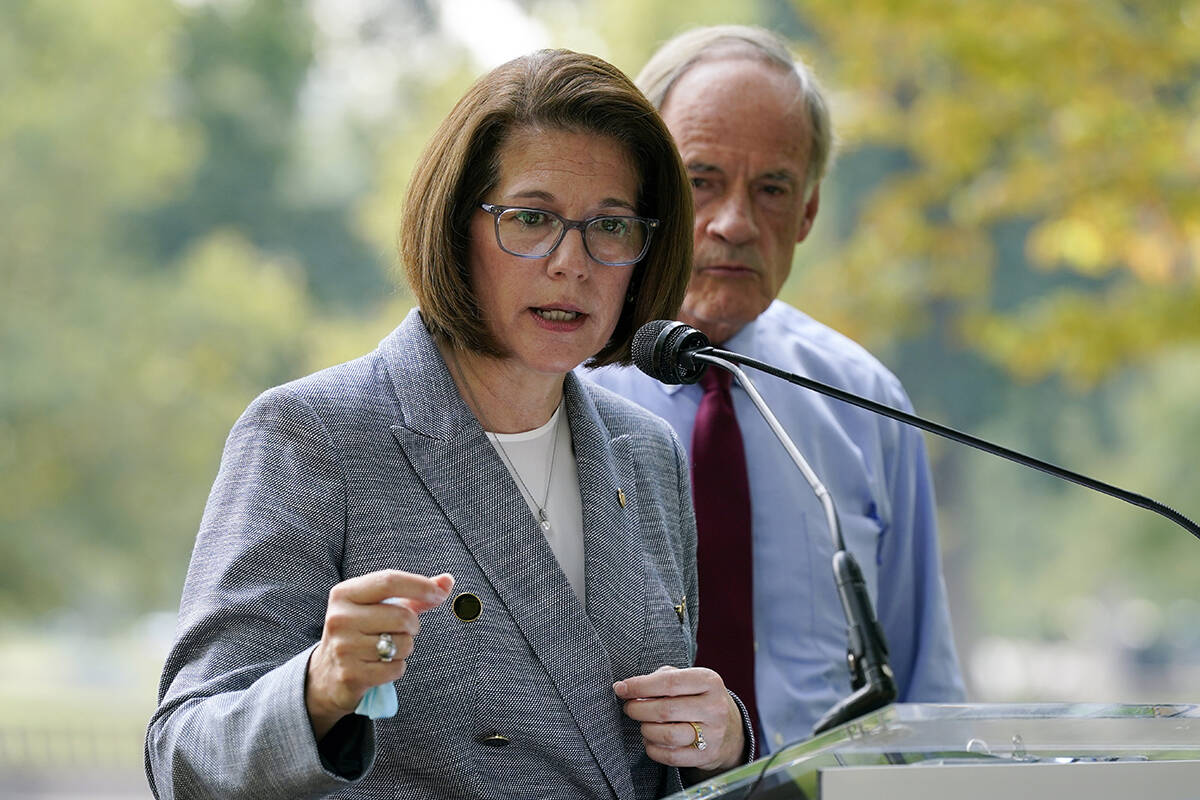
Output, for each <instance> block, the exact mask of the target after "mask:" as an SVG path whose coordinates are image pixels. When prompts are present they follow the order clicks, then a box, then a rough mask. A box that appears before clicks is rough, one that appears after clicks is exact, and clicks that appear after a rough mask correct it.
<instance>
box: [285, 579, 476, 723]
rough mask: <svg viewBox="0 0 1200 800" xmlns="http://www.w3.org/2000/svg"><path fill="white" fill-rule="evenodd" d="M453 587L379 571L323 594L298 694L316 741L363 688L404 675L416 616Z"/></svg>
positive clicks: (445, 581) (350, 708)
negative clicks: (321, 621) (318, 627)
mask: <svg viewBox="0 0 1200 800" xmlns="http://www.w3.org/2000/svg"><path fill="white" fill-rule="evenodd" d="M453 588H454V576H453V575H450V574H449V573H442V574H441V575H435V576H433V577H427V576H425V575H415V574H413V573H411V572H403V571H401V570H396V569H385V570H379V571H377V572H369V573H367V574H366V575H360V576H358V577H357V578H350V579H349V580H345V581H342V582H341V583H339V584H337V585H336V586H334V587H333V588H332V589H330V590H329V606H328V608H327V609H326V612H325V628H324V630H323V631H322V633H321V641H320V643H319V644H318V645H317V647H316V649H314V650H313V652H312V656H311V657H309V659H308V679H307V682H306V684H305V689H304V699H305V703H306V705H307V706H308V716H309V719H310V720H312V726H313V732H314V733H315V734H316V737H317V741H320V740H321V738H322V737H324V735H325V734H326V733H328V732H329V729H330V728H332V727H333V726H334V724H335V723H336V722H337V721H338V720H339V719H341V718H342V717H344V716H345V715H346V714H349V713H350V712H352V711H354V709H355V707H356V706H357V705H358V701H359V700H361V699H362V697H363V695H365V694H366V693H367V690H368V689H370V688H371V687H372V686H378V685H380V684H384V683H390V682H391V681H394V680H396V679H397V678H399V677H400V676H401V675H403V674H404V669H405V662H404V659H406V658H408V656H409V655H410V654H411V653H412V649H413V639H414V638H416V636H417V634H418V633H419V632H420V630H421V622H420V620H419V619H418V618H417V615H418V614H420V613H421V612H423V611H428V610H429V609H431V608H436V607H437V606H439V605H441V604H442V602H443V601H445V599H446V598H447V597H449V595H450V590H451V589H453ZM389 637H390V643H389V641H388V640H389Z"/></svg>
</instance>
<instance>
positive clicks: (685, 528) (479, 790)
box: [146, 51, 753, 799]
mask: <svg viewBox="0 0 1200 800" xmlns="http://www.w3.org/2000/svg"><path fill="white" fill-rule="evenodd" d="M691 226H692V222H691V190H690V187H689V185H688V181H687V177H686V174H685V173H684V171H683V168H682V166H681V164H680V162H679V157H678V156H677V154H676V151H675V147H674V144H673V143H672V141H671V139H670V136H669V135H668V133H667V131H666V128H665V127H664V126H663V124H662V122H661V120H660V119H659V117H658V115H657V114H656V113H655V111H654V109H653V108H652V107H651V106H650V105H649V103H648V102H647V101H646V100H645V99H644V98H643V97H642V95H641V94H640V93H639V92H638V91H637V89H636V88H634V86H633V85H632V84H631V83H630V82H629V80H628V79H627V78H626V77H625V76H624V75H622V74H621V73H620V72H619V71H618V70H616V69H615V68H613V67H612V66H610V65H608V64H606V63H605V62H603V61H601V60H599V59H596V58H594V57H591V56H584V55H579V54H576V53H571V52H567V51H542V52H539V53H535V54H533V55H530V56H526V57H523V58H519V59H516V60H515V61H512V62H509V63H508V64H505V65H503V66H501V67H499V68H497V69H496V70H494V71H493V72H491V73H490V74H488V75H486V76H485V77H483V78H482V79H481V80H480V81H479V82H478V83H477V84H476V85H475V86H474V87H472V88H471V89H470V90H469V91H468V93H467V94H466V95H465V96H464V97H463V98H462V99H461V100H460V101H459V103H458V104H457V106H456V107H455V108H454V109H453V111H451V113H450V115H449V116H448V117H447V118H446V120H445V121H444V122H443V123H442V125H441V127H440V128H439V130H438V131H437V133H436V134H435V135H434V136H433V139H432V141H431V143H430V144H429V146H428V148H427V150H426V152H425V153H424V155H423V156H422V158H421V160H420V161H419V163H418V164H417V167H416V169H415V171H414V174H413V178H412V181H411V184H410V186H409V190H408V194H407V198H406V202H405V210H404V215H403V219H402V227H401V255H402V258H403V261H404V265H405V268H406V270H407V276H408V280H409V283H410V285H411V287H412V291H413V293H414V295H415V297H416V299H417V304H418V307H417V308H416V309H414V310H413V311H412V312H410V313H409V315H408V316H407V318H406V319H405V320H404V321H403V322H402V323H401V324H400V326H399V327H398V328H397V329H396V330H395V331H394V332H393V333H392V334H390V335H389V336H388V337H387V338H385V339H384V340H383V341H382V342H381V343H380V345H379V347H378V348H377V349H376V350H374V351H373V352H371V353H368V354H367V355H365V356H362V357H361V358H359V359H357V360H354V361H351V362H348V363H346V364H342V365H340V366H336V367H332V368H330V369H326V370H323V371H321V372H318V373H316V374H314V375H310V376H308V377H306V378H302V379H300V380H297V381H294V382H292V383H289V384H286V385H284V386H280V387H277V388H274V389H271V390H269V391H267V392H265V393H264V394H263V395H261V396H260V397H259V398H258V399H256V400H255V401H254V402H253V403H252V404H251V406H250V407H249V409H248V410H247V411H246V412H245V414H243V416H242V417H241V419H239V420H238V422H237V424H236V425H235V426H234V428H233V431H232V433H231V434H230V436H229V440H228V442H227V444H226V447H225V452H224V455H223V457H222V461H221V466H220V470H219V473H218V475H217V478H216V482H215V484H214V486H213V489H212V493H211V495H210V497H209V500H208V504H207V507H206V509H205V512H204V517H203V520H202V522H201V527H200V532H199V535H198V537H197V540H196V545H195V550H194V553H193V556H192V561H191V564H190V567H189V570H188V576H187V580H186V583H185V586H184V591H183V599H182V603H181V607H180V615H179V625H178V629H177V638H176V640H175V643H174V646H173V648H172V650H171V652H170V655H169V657H168V659H167V662H166V665H165V667H164V670H163V676H162V683H161V687H160V696H159V706H158V709H157V711H156V712H155V714H154V717H153V719H152V720H151V723H150V726H149V730H148V733H147V741H146V760H147V769H148V772H149V776H150V782H151V785H152V787H153V788H154V791H155V793H156V795H157V796H158V797H160V798H193V797H206V798H210V797H212V798H216V797H219V798H300V797H378V798H384V797H386V798H492V797H500V796H505V797H511V796H520V797H537V798H613V797H616V798H622V799H624V798H630V799H632V798H652V797H657V796H661V795H664V794H668V793H670V792H673V791H676V790H678V789H680V788H681V786H682V785H683V783H688V782H691V781H694V780H696V779H698V778H699V777H702V776H703V775H705V774H707V773H711V772H714V771H719V770H724V769H728V768H729V767H732V766H734V765H736V764H738V763H741V762H743V761H744V760H745V758H746V757H747V755H748V754H749V753H752V751H753V743H752V741H751V740H750V732H749V731H748V729H747V728H746V727H745V722H744V712H743V711H742V710H741V708H740V703H739V702H738V701H737V700H736V698H734V697H733V696H732V695H730V694H729V693H728V692H727V691H726V690H725V687H724V684H723V683H722V681H721V679H720V677H719V676H718V675H717V674H716V673H714V672H712V671H711V670H707V669H700V668H692V667H691V666H690V665H691V662H692V657H693V654H694V650H695V644H694V642H695V631H696V624H697V611H698V598H697V597H696V567H695V546H696V545H695V525H694V520H693V516H692V511H691V498H690V494H689V488H688V478H687V474H688V473H687V465H686V463H685V460H684V456H683V454H682V450H681V448H680V447H679V445H678V443H677V441H676V440H675V439H674V438H673V436H672V434H671V433H670V429H669V428H668V427H667V426H666V425H665V423H663V422H661V421H660V420H658V419H657V418H655V417H652V416H650V415H649V414H647V413H646V412H644V411H641V410H640V409H638V408H637V407H636V406H634V405H632V404H630V403H628V402H626V401H624V400H622V399H620V398H618V397H617V396H616V395H613V394H610V393H608V392H607V391H605V390H603V389H600V388H597V387H594V386H591V385H587V384H585V383H582V382H580V381H579V380H578V379H577V378H576V377H575V375H574V374H572V372H571V370H572V369H574V368H575V367H576V366H578V365H579V364H581V363H585V362H587V363H589V364H592V365H600V364H608V363H614V362H619V361H620V362H627V361H628V360H629V347H630V342H631V339H632V336H633V332H634V331H635V330H636V329H637V328H638V327H639V326H640V325H641V324H642V323H644V322H647V321H649V320H653V319H657V318H661V317H671V316H673V314H674V312H675V310H676V308H677V306H678V304H679V302H680V300H681V298H682V296H683V292H684V288H685V285H686V283H687V280H688V273H689V268H690V263H691V258H690V255H691V253H690V249H691V237H692V232H691ZM681 781H682V783H681Z"/></svg>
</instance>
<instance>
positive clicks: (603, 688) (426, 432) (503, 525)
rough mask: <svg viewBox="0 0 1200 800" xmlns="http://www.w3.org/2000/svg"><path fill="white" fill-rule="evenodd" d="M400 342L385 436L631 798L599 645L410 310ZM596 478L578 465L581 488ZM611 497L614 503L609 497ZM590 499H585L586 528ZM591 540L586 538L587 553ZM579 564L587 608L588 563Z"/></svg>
mask: <svg viewBox="0 0 1200 800" xmlns="http://www.w3.org/2000/svg"><path fill="white" fill-rule="evenodd" d="M397 334H398V335H397V336H394V337H392V339H390V340H388V341H386V342H385V345H387V346H388V347H390V348H391V349H392V350H393V351H394V352H392V353H385V355H386V360H387V363H388V364H389V368H390V369H391V371H392V373H393V375H392V377H393V381H394V383H395V386H396V393H397V397H398V398H399V402H400V407H401V413H402V422H401V424H399V425H396V426H393V428H392V431H393V433H394V435H395V437H396V440H397V441H398V442H399V444H400V446H401V447H402V448H403V450H404V452H405V455H406V456H407V457H408V460H409V462H410V463H411V464H412V467H413V469H414V470H415V471H416V473H417V475H418V476H419V477H420V479H421V481H422V482H423V483H424V484H425V488H426V489H427V490H428V491H429V493H430V495H431V496H432V497H433V498H434V500H435V501H436V502H437V503H438V505H439V506H440V507H441V509H442V511H443V513H445V515H446V518H447V520H449V522H450V525H451V526H452V527H453V528H454V530H455V531H456V532H457V533H458V535H459V537H460V538H461V539H462V542H463V544H464V545H465V546H466V547H467V548H468V550H469V551H470V552H471V554H472V556H473V557H474V559H475V561H476V563H477V564H478V565H479V568H480V571H481V572H482V573H483V574H484V575H485V576H486V577H487V579H488V581H489V582H490V583H491V584H492V586H493V588H494V589H495V591H496V594H497V595H498V596H499V597H500V600H501V602H503V603H504V605H505V607H506V608H507V610H508V613H509V614H510V615H511V617H512V618H513V620H514V621H515V622H516V625H517V628H518V630H519V631H520V634H521V635H522V636H523V637H524V638H525V640H526V642H528V644H529V647H530V649H531V650H532V651H533V653H534V655H535V656H536V657H537V659H538V660H539V661H540V662H541V664H542V666H543V667H544V668H545V669H546V672H547V673H548V674H549V676H550V678H551V680H552V681H553V682H554V685H555V687H556V688H557V690H558V694H559V697H560V698H561V699H562V701H563V703H564V704H565V705H566V707H567V709H568V710H569V711H570V713H571V715H572V716H573V717H574V718H575V721H576V725H577V726H578V728H579V731H580V733H581V734H582V736H583V738H584V739H585V740H586V741H587V743H588V747H589V748H590V749H591V751H592V755H593V756H594V757H595V759H596V761H597V763H599V765H600V768H601V770H602V771H603V773H604V775H605V777H606V779H607V780H608V783H609V785H610V788H611V789H612V790H613V792H614V794H615V795H616V796H617V797H618V798H630V797H633V796H634V790H633V781H632V777H631V774H630V769H629V763H628V760H627V757H626V755H625V748H624V747H621V746H619V743H621V742H622V718H623V714H622V712H621V706H620V703H619V702H618V701H617V699H616V695H615V694H614V693H613V691H612V683H613V681H614V680H615V678H614V677H613V665H612V663H611V661H610V659H609V651H608V649H607V648H606V647H605V641H604V640H603V639H602V637H601V636H600V635H598V633H597V630H596V629H595V628H594V627H593V625H592V622H591V620H590V619H589V618H588V614H587V613H585V611H584V608H583V605H582V604H581V603H580V602H579V600H578V598H577V597H576V595H575V593H574V591H573V590H572V589H571V585H570V583H569V582H568V581H567V578H566V575H565V574H564V573H563V571H562V569H560V568H559V566H558V562H557V560H556V559H555V556H554V553H553V551H552V550H551V549H550V546H549V544H548V543H547V542H546V538H545V536H544V534H543V533H542V530H541V528H540V527H539V526H538V525H537V523H536V522H535V520H534V518H533V515H532V514H531V513H530V511H529V507H528V505H526V503H525V499H524V498H523V497H522V496H521V493H520V492H519V491H518V490H517V487H516V485H515V483H514V482H513V479H512V476H511V475H510V474H509V472H508V469H507V468H506V467H505V465H504V463H503V462H502V461H501V460H500V457H499V456H498V455H497V453H496V450H495V448H494V447H493V446H492V444H491V442H489V441H488V439H487V437H486V436H485V435H484V432H483V428H482V427H481V426H480V425H479V423H478V421H477V420H476V419H475V417H474V416H473V415H472V413H471V411H470V409H469V408H468V407H467V406H466V404H465V403H464V402H463V401H462V399H461V397H460V396H459V394H458V389H457V387H456V386H455V385H454V382H453V380H452V379H451V378H450V374H449V372H448V371H447V370H446V366H445V364H444V362H443V361H442V359H441V355H440V353H439V352H438V350H437V348H436V346H435V345H434V343H433V341H432V340H431V338H430V337H429V335H428V333H427V332H426V331H425V329H424V325H423V323H422V322H421V320H420V317H419V316H417V312H416V311H414V312H412V313H411V314H410V315H409V317H408V318H407V319H406V320H405V322H404V324H403V325H402V326H401V328H400V330H398V331H397ZM385 349H387V348H385ZM570 377H571V376H568V380H570ZM576 400H578V396H577V397H576ZM572 405H574V404H572V403H568V413H570V414H571V417H570V419H571V425H572V432H573V433H574V425H575V419H576V416H577V414H576V413H574V412H572V410H571V407H572ZM592 414H593V415H594V414H595V412H594V409H593V410H592ZM593 470H594V467H589V468H588V469H586V470H585V467H584V465H583V463H582V462H581V463H580V465H579V480H580V484H581V485H584V484H585V481H589V480H590V479H591V477H592V476H591V472H592V471H593ZM609 483H610V484H611V479H610V480H609ZM613 497H614V501H613V502H614V504H616V503H615V490H614V495H613ZM589 499H590V498H589V496H588V494H585V495H584V506H585V511H584V528H585V530H588V526H589V511H588V510H587V507H588V505H589ZM606 524H607V523H606ZM592 538H594V537H590V536H589V535H588V534H585V548H587V547H589V546H590V543H591V542H592ZM586 559H587V566H585V572H586V576H587V577H586V580H587V581H588V582H589V589H588V592H589V602H590V594H591V588H590V584H591V581H592V580H593V567H592V566H591V563H592V560H593V556H592V555H591V554H590V553H589V554H588V555H587V556H586ZM599 579H602V578H597V580H599ZM606 602H607V601H606ZM550 622H553V624H548V623H550Z"/></svg>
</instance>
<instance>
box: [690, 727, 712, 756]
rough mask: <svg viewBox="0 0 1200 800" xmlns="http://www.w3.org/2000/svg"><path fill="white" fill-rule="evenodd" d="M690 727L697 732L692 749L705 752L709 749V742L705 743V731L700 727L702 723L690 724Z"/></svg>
mask: <svg viewBox="0 0 1200 800" xmlns="http://www.w3.org/2000/svg"><path fill="white" fill-rule="evenodd" d="M688 725H691V726H692V730H694V731H695V732H696V738H695V739H693V740H692V747H694V748H696V749H697V750H703V749H704V748H706V747H708V742H706V741H704V729H703V728H701V727H700V723H699V722H689V723H688Z"/></svg>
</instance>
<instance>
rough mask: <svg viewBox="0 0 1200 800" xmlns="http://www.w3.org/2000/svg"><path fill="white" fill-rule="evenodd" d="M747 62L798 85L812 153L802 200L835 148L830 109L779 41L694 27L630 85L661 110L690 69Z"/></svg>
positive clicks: (737, 29)
mask: <svg viewBox="0 0 1200 800" xmlns="http://www.w3.org/2000/svg"><path fill="white" fill-rule="evenodd" d="M736 58H750V59H754V60H756V61H761V62H762V63H764V64H767V65H768V66H774V67H778V68H779V69H781V70H783V71H785V72H791V73H793V74H794V75H795V76H796V78H797V80H798V81H799V84H800V96H801V99H802V101H803V102H804V106H805V109H806V110H807V112H808V119H809V125H810V128H811V130H812V145H811V147H812V149H811V152H810V153H809V158H808V174H807V175H805V176H804V177H805V181H804V182H805V195H806V196H807V195H808V192H809V191H810V190H811V189H812V187H813V186H815V185H816V184H817V182H819V181H820V180H821V179H822V178H823V177H825V172H826V170H827V169H828V168H829V165H830V163H831V162H832V159H833V151H834V146H835V141H834V135H833V125H832V123H831V121H830V119H829V104H828V103H827V102H826V100H825V95H824V92H823V90H822V89H821V85H820V83H818V82H817V79H816V77H815V76H814V75H813V74H812V71H811V70H810V69H809V68H808V66H807V65H806V64H805V63H804V62H803V61H802V60H800V59H799V58H796V57H795V56H793V55H792V52H791V50H790V49H788V43H787V41H786V40H785V39H783V38H782V37H781V36H779V35H777V34H775V33H773V32H771V31H768V30H766V29H765V28H759V27H755V26H752V25H714V26H711V27H706V28H693V29H692V30H690V31H686V32H684V33H681V34H679V35H678V36H676V37H675V38H673V39H671V40H669V41H668V42H667V43H666V44H664V45H663V46H662V47H660V48H658V51H657V52H656V53H655V54H654V55H653V56H651V57H650V60H649V61H648V62H646V66H645V67H643V68H642V71H641V72H640V73H638V76H637V78H636V79H635V80H634V83H636V84H637V86H638V88H639V89H641V90H642V92H643V93H644V94H645V95H646V97H647V98H649V100H650V102H651V103H653V104H654V107H655V108H657V109H659V110H660V111H661V110H662V107H663V103H665V102H666V100H667V95H668V94H670V93H671V89H672V87H674V86H675V83H676V81H678V80H679V79H680V78H681V77H683V75H684V73H686V72H687V71H688V70H689V69H691V68H692V67H694V66H695V65H696V64H699V63H702V62H705V61H721V60H724V59H736Z"/></svg>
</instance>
